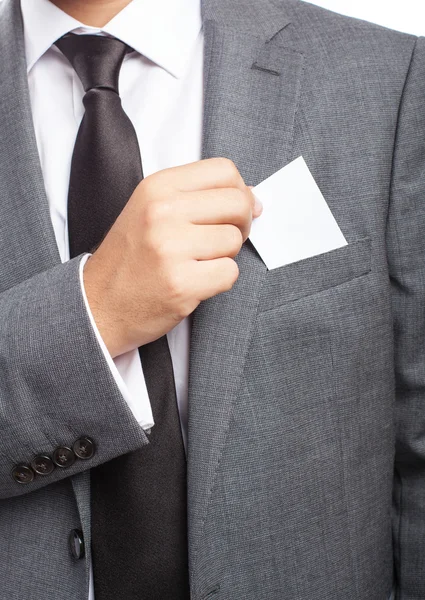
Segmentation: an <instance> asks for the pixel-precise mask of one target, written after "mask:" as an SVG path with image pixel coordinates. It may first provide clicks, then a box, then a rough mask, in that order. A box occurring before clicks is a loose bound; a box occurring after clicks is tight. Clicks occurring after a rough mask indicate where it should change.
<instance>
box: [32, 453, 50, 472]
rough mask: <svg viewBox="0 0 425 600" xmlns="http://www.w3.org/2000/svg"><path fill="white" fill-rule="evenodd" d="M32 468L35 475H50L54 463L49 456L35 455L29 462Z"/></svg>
mask: <svg viewBox="0 0 425 600" xmlns="http://www.w3.org/2000/svg"><path fill="white" fill-rule="evenodd" d="M31 466H32V468H33V470H34V471H35V472H36V473H37V475H42V476H44V475H50V474H51V473H53V470H54V468H55V465H54V464H53V461H52V459H51V458H50V457H49V456H44V455H40V456H36V457H35V458H34V460H33V461H32V463H31Z"/></svg>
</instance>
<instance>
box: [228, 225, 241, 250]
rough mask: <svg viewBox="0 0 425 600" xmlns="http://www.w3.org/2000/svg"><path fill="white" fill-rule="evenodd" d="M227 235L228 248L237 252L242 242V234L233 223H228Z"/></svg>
mask: <svg viewBox="0 0 425 600" xmlns="http://www.w3.org/2000/svg"><path fill="white" fill-rule="evenodd" d="M228 236H229V245H230V248H231V249H232V250H233V251H236V253H238V252H239V250H240V249H241V247H242V244H243V235H242V232H241V230H240V229H238V228H237V227H234V226H233V225H230V227H229V231H228Z"/></svg>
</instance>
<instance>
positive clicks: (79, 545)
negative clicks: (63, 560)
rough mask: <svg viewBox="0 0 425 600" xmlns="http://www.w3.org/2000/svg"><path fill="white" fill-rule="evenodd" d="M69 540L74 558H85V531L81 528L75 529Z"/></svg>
mask: <svg viewBox="0 0 425 600" xmlns="http://www.w3.org/2000/svg"><path fill="white" fill-rule="evenodd" d="M68 541H69V549H70V550H71V554H72V558H75V560H80V558H84V554H85V548H84V536H83V532H82V531H80V530H79V529H73V530H72V531H71V533H70V534H69V538H68Z"/></svg>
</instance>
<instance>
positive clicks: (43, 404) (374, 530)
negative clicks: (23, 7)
mask: <svg viewBox="0 0 425 600" xmlns="http://www.w3.org/2000/svg"><path fill="white" fill-rule="evenodd" d="M203 20H204V35H205V113H204V114H205V118H204V148H203V155H204V157H212V156H225V157H227V158H230V159H232V160H233V161H234V162H235V163H236V165H237V167H238V168H239V169H240V171H241V174H242V176H243V177H244V179H245V181H246V183H247V184H249V185H256V184H258V183H259V182H260V181H262V180H263V179H264V178H266V177H268V176H269V175H271V174H272V173H274V172H275V171H277V170H278V169H280V168H281V167H283V166H284V165H286V164H287V163H288V162H290V161H291V160H292V159H294V158H297V157H298V156H300V155H302V156H304V158H305V160H306V162H307V164H308V166H309V167H310V169H311V171H312V173H313V175H314V177H315V179H316V181H317V182H318V184H319V187H320V188H321V190H322V192H323V194H324V196H325V198H326V200H327V202H328V204H329V206H330V208H331V210H332V212H333V214H334V216H335V218H336V220H337V222H338V224H339V226H340V227H341V229H342V232H343V233H344V235H345V237H346V239H347V241H348V245H347V246H346V247H344V248H341V249H338V250H335V251H333V252H329V253H326V254H323V255H320V256H317V257H313V258H309V259H307V260H304V261H301V262H299V263H296V264H293V265H289V266H285V267H281V268H279V269H276V270H273V271H270V272H268V271H267V269H266V267H265V266H264V264H263V262H262V261H261V259H260V258H259V256H258V255H257V253H256V252H255V250H254V249H253V247H252V246H251V245H250V243H249V242H247V243H246V244H245V245H244V247H243V249H242V251H241V253H240V254H239V256H238V259H237V260H238V264H239V267H240V277H239V280H238V282H237V283H236V285H235V286H234V288H233V290H232V291H231V292H229V293H226V294H222V295H220V296H217V297H215V298H212V299H211V300H209V301H207V302H205V303H203V304H202V305H201V306H200V307H199V309H198V310H197V311H196V313H195V315H194V319H193V330H192V340H191V357H190V383H189V442H188V510H189V554H190V576H191V597H192V598H193V600H206V599H207V598H208V599H210V598H211V599H212V598H214V600H341V598H344V599H345V600H387V598H388V597H389V595H390V594H391V590H392V588H393V583H395V590H396V598H397V600H423V598H425V575H424V572H423V563H424V560H425V520H424V510H423V508H424V504H425V477H424V475H425V426H424V410H425V408H424V400H425V397H424V394H425V391H424V386H425V356H424V354H425V350H424V339H425V331H424V329H425V322H424V317H425V315H424V306H425V302H424V300H425V298H424V296H425V262H424V261H425V258H424V257H425V210H424V202H423V198H424V194H425V47H424V46H425V44H424V41H423V40H422V39H419V40H417V39H416V38H414V37H412V36H409V35H404V34H401V33H396V32H392V31H389V30H386V29H383V28H380V27H378V26H375V25H371V24H367V23H364V22H362V21H357V20H353V19H348V18H345V17H341V16H338V15H336V14H333V13H330V12H327V11H325V10H323V9H320V8H317V7H315V6H312V5H309V4H307V3H304V2H300V1H298V0H283V1H282V2H280V1H279V0H261V2H258V0H255V1H254V0H238V1H237V2H236V1H235V0H208V1H205V2H204V6H203ZM0 132H1V136H0V256H1V268H0V322H1V326H0V327H1V328H0V365H1V377H0V535H1V539H2V540H3V543H2V544H1V545H0V581H1V588H0V598H2V599H3V598H4V599H5V600H6V598H7V599H8V600H23V599H25V600H58V599H59V598H60V600H86V599H87V596H88V580H89V561H90V485H89V482H90V477H89V469H90V468H91V467H94V466H97V465H100V464H102V463H105V462H106V461H109V460H111V459H113V458H115V457H117V456H120V455H123V454H125V453H128V452H131V451H133V450H136V449H138V448H141V447H143V446H144V445H146V444H148V443H149V441H148V437H147V436H146V435H145V433H144V432H143V430H142V429H141V428H140V427H139V425H138V424H137V423H136V421H135V419H134V417H133V416H132V414H131V411H130V410H129V408H128V407H127V405H126V403H125V402H124V400H123V399H122V397H121V395H120V393H119V390H118V389H117V387H116V385H115V382H114V381H113V378H112V376H111V374H110V372H109V369H108V366H107V364H106V363H105V360H104V358H103V355H102V352H101V350H100V349H99V347H98V345H97V342H96V339H95V336H94V333H93V331H92V328H91V326H90V322H89V319H88V316H87V313H86V310H85V307H84V303H83V299H82V297H81V292H80V287H79V274H78V269H79V262H80V258H79V257H77V258H74V259H72V260H70V261H69V262H67V263H66V264H63V265H62V264H60V257H59V254H58V251H57V248H56V244H55V238H54V233H53V229H52V224H51V221H50V218H49V211H48V205H47V200H46V195H45V190H44V187H43V178H42V174H41V168H40V162H39V157H38V153H37V147H36V142H35V135H34V131H33V125H32V118H31V108H30V102H29V94H28V85H27V77H26V65H25V55H24V41H23V32H22V20H21V15H20V8H19V3H18V1H17V0H3V2H2V4H1V7H0ZM81 436H89V437H90V438H92V439H93V440H94V441H95V444H96V453H95V455H94V456H93V458H92V459H91V460H89V461H83V460H77V461H76V462H75V463H74V464H73V465H72V466H70V467H69V468H67V469H59V468H56V469H55V470H54V472H53V473H52V474H51V475H49V476H45V477H36V478H35V479H34V481H33V482H32V483H29V484H28V485H19V484H17V483H16V481H14V480H13V478H12V477H11V471H12V469H13V467H14V465H16V464H18V463H29V462H30V461H31V460H32V459H33V458H34V456H35V455H40V454H47V455H49V456H51V455H52V454H53V452H54V450H55V449H56V448H57V447H58V446H72V444H73V442H74V441H75V440H76V439H78V438H80V437H81ZM74 528H78V529H82V530H83V532H84V538H85V546H86V556H85V560H83V559H82V560H77V561H76V560H75V559H73V558H72V557H71V555H70V553H69V548H68V541H67V540H68V534H69V532H70V530H72V529H74ZM170 600H171V599H170Z"/></svg>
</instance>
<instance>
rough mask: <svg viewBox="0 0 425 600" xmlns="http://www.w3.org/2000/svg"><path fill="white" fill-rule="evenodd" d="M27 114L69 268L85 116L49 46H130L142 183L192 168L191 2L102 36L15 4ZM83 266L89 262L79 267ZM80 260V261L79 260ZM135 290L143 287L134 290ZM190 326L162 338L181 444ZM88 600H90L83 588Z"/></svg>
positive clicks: (122, 374) (155, 5) (78, 88)
mask: <svg viewBox="0 0 425 600" xmlns="http://www.w3.org/2000/svg"><path fill="white" fill-rule="evenodd" d="M21 7H22V14H23V19H24V33H25V49H26V58H27V67H28V82H29V90H30V98H31V106H32V114H33V120H34V127H35V133H36V139H37V146H38V151H39V154H40V160H41V168H42V172H43V177H44V183H45V187H46V192H47V198H48V202H49V208H50V215H51V219H52V223H53V229H54V233H55V237H56V242H57V245H58V249H59V253H60V256H61V259H62V261H63V262H65V261H67V260H69V247H68V226H67V196H68V185H69V177H70V171H71V158H72V152H73V148H74V144H75V140H76V137H77V132H78V128H79V125H80V122H81V120H82V118H83V115H84V106H83V103H82V99H83V96H84V90H83V87H82V85H81V82H80V80H79V78H78V76H77V75H76V73H75V71H74V69H73V68H72V67H71V65H70V63H69V62H68V60H67V59H66V58H65V57H64V56H63V55H62V54H61V52H60V51H59V50H58V49H57V48H56V47H55V46H53V44H54V42H55V41H56V40H57V39H59V38H60V37H62V36H63V35H65V34H66V33H69V32H74V33H78V34H84V33H92V34H93V33H95V34H100V35H111V36H114V37H116V38H118V39H120V40H122V41H123V42H124V43H126V44H128V45H129V46H131V47H132V48H133V49H134V50H136V52H135V53H131V54H129V55H127V56H126V58H125V60H124V63H123V65H122V68H121V74H120V80H119V86H120V96H121V98H122V103H123V108H124V110H125V111H126V113H127V114H128V116H129V117H130V119H131V121H132V123H133V125H134V127H135V130H136V133H137V137H138V140H139V146H140V151H141V156H142V162H143V171H144V174H145V176H147V175H150V174H152V173H155V172H157V171H160V170H162V169H165V168H169V167H173V166H177V165H183V164H187V163H190V162H194V161H196V160H199V159H200V158H201V140H202V112H203V36H202V31H201V26H202V23H201V12H200V1H199V0H133V1H132V2H131V3H130V4H129V5H128V6H127V7H126V8H124V10H122V11H121V12H120V13H119V14H118V15H117V16H116V17H115V18H114V19H112V21H110V22H109V23H108V24H107V25H106V26H105V27H103V28H102V29H101V30H99V29H95V28H92V27H87V26H84V25H83V24H81V23H79V22H78V21H76V20H75V19H73V18H72V17H70V16H69V15H67V14H66V13H64V12H63V11H61V10H60V9H59V8H57V7H56V6H55V5H54V4H52V3H51V2H50V1H49V0H21ZM87 258H88V257H87ZM85 260H86V259H85ZM85 260H84V259H83V261H82V267H81V282H80V283H81V288H82V294H83V297H84V299H85V302H86V307H87V310H88V313H89V316H90V319H91V322H92V326H93V328H94V331H95V333H96V336H97V339H98V341H99V344H100V346H101V348H102V351H103V353H104V355H105V360H106V361H107V362H108V364H109V367H110V369H111V371H112V373H113V375H114V378H115V380H116V382H117V384H118V386H119V388H120V390H121V392H122V394H123V397H124V399H125V401H126V402H127V403H128V405H129V407H130V408H131V410H132V411H133V414H134V415H135V417H136V419H137V421H138V422H139V423H140V425H141V426H142V427H143V428H144V429H149V428H150V427H152V425H153V418H152V411H151V407H150V402H149V397H148V394H147V390H146V385H145V381H144V377H143V372H142V368H141V364H140V359H139V355H138V351H137V350H134V351H132V352H128V353H126V354H124V355H122V356H120V357H117V358H116V359H115V360H112V358H111V356H110V355H109V353H108V351H107V349H106V347H105V345H104V343H103V341H102V339H101V336H100V334H99V332H98V330H97V327H96V324H95V322H94V319H93V317H92V315H91V312H90V308H89V306H88V303H87V298H86V297H85V292H84V285H83V280H82V271H83V268H84V264H85ZM140 285H143V282H142V281H141V282H140ZM189 339H190V321H189V319H185V320H184V321H183V322H182V323H180V325H178V326H177V327H176V328H175V329H174V330H173V331H171V332H170V333H169V334H168V343H169V346H170V352H171V358H172V362H173V369H174V376H175V382H176V392H177V401H178V405H179V413H180V421H181V425H182V432H183V437H184V440H185V443H186V436H187V389H188V369H189ZM89 600H94V594H93V585H92V582H91V585H90V596H89Z"/></svg>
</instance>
